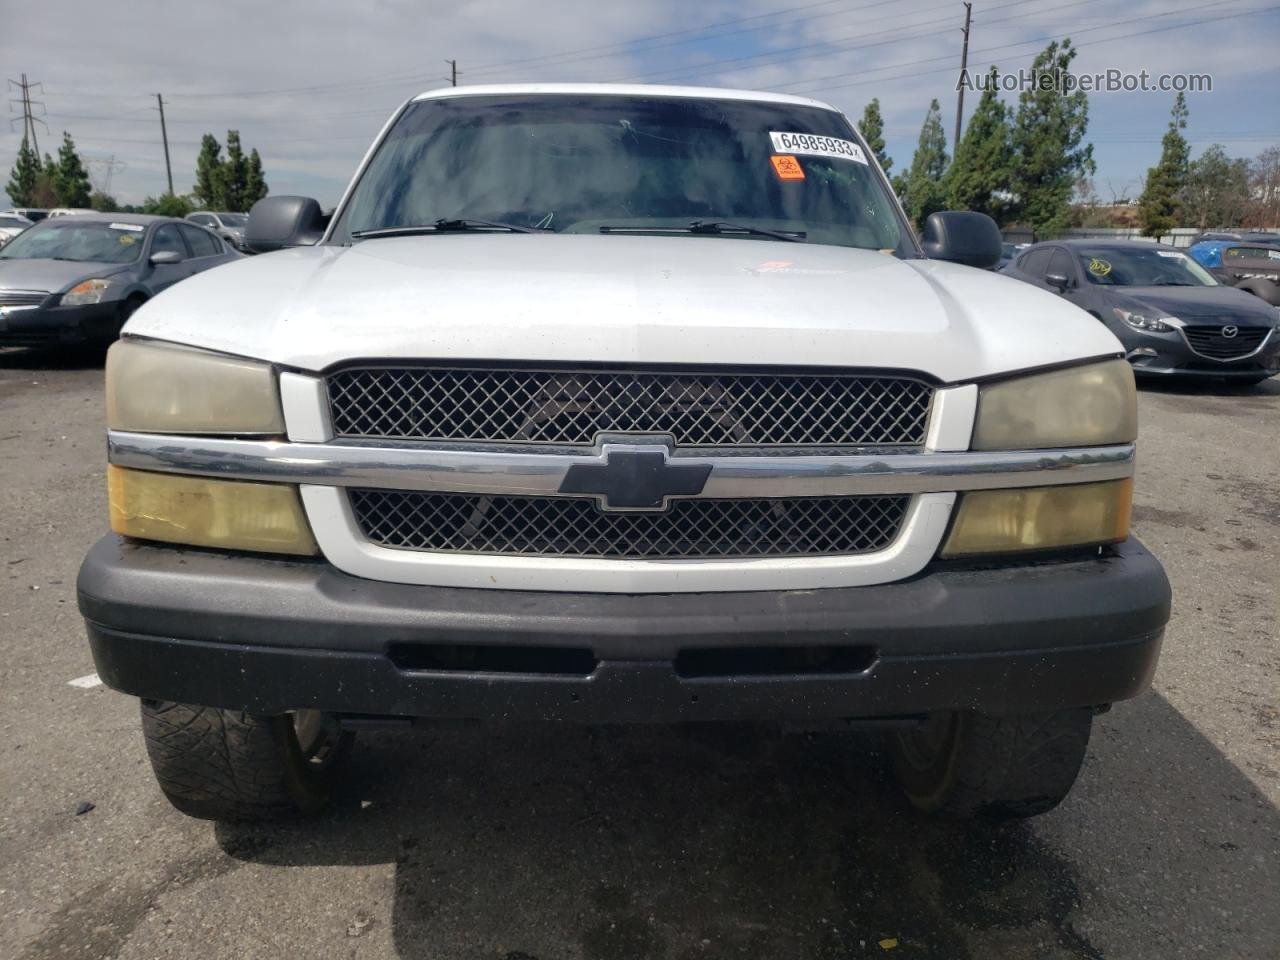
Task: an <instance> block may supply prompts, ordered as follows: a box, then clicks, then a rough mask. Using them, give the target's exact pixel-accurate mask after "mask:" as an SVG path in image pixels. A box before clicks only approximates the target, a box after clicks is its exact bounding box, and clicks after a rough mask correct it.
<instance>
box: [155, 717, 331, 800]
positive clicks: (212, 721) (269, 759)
mask: <svg viewBox="0 0 1280 960" xmlns="http://www.w3.org/2000/svg"><path fill="white" fill-rule="evenodd" d="M142 732H143V735H144V736H145V737H146V742H147V754H148V755H149V756H150V758H151V767H152V770H153V771H154V772H155V775H156V780H157V781H158V782H159V784H160V789H161V790H162V791H163V792H164V795H165V796H166V797H167V798H168V800H169V802H170V803H172V804H173V805H174V806H175V807H176V808H177V809H179V810H181V811H182V812H183V813H185V814H187V815H188V816H192V817H199V818H200V819H202V820H236V821H253V820H284V819H290V818H294V817H299V816H308V815H311V814H316V813H319V812H320V811H322V810H323V809H324V808H325V807H327V806H328V805H329V803H330V801H331V799H332V797H333V790H334V786H335V784H336V783H337V781H338V778H339V775H340V773H341V768H342V765H343V761H344V760H345V759H346V756H347V754H348V753H349V752H350V749H351V742H352V739H353V735H352V734H350V733H345V732H343V731H341V730H340V729H339V727H338V724H337V721H336V720H335V719H334V718H332V717H330V716H328V715H326V714H321V713H319V712H318V711H314V710H305V711H298V712H296V713H291V714H284V715H281V716H258V715H256V714H251V713H242V712H239V711H235V710H221V709H218V708H217V707H200V706H194V705H191V704H183V703H172V702H169V701H164V700H143V701H142Z"/></svg>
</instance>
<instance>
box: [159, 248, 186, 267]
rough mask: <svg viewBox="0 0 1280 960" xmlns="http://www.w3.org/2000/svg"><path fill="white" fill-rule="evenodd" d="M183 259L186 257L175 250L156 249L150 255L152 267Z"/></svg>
mask: <svg viewBox="0 0 1280 960" xmlns="http://www.w3.org/2000/svg"><path fill="white" fill-rule="evenodd" d="M185 259H186V257H184V256H183V255H182V254H180V253H179V252H178V251H177V250H157V251H156V252H155V253H153V254H152V255H151V265H152V266H153V267H163V266H164V265H165V264H169V263H181V262H182V261H183V260H185Z"/></svg>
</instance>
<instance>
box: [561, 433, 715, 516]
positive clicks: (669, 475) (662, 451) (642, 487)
mask: <svg viewBox="0 0 1280 960" xmlns="http://www.w3.org/2000/svg"><path fill="white" fill-rule="evenodd" d="M603 452H604V463H578V464H574V465H573V466H571V467H570V468H569V469H568V470H567V471H565V475H564V481H563V482H562V483H561V484H560V492H561V493H581V494H587V495H589V496H593V497H595V498H596V500H597V502H598V503H599V504H600V506H601V507H602V508H603V509H605V510H646V509H647V510H665V509H666V507H667V501H668V499H669V498H671V497H696V496H697V495H698V494H700V493H701V492H702V488H703V487H704V486H706V483H707V477H708V476H709V475H710V473H711V465H710V464H682V463H679V462H678V461H673V460H672V459H671V458H670V457H669V456H668V452H667V449H666V448H665V447H662V446H658V445H656V444H653V445H650V446H645V447H638V446H630V447H618V446H611V445H606V446H605V447H604V451H603Z"/></svg>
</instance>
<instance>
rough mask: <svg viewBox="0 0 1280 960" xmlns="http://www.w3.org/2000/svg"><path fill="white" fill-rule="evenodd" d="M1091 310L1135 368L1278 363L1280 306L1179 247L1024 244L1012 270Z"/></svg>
mask: <svg viewBox="0 0 1280 960" xmlns="http://www.w3.org/2000/svg"><path fill="white" fill-rule="evenodd" d="M1004 273H1005V275H1006V276H1010V277H1016V278H1017V279H1019V280H1024V281H1026V282H1027V283H1032V284H1035V285H1036V286H1038V287H1043V288H1045V289H1047V290H1052V291H1054V292H1055V293H1058V294H1059V295H1061V296H1063V297H1065V298H1066V299H1068V300H1070V301H1071V302H1072V303H1074V304H1076V305H1077V306H1079V307H1081V308H1082V309H1084V310H1087V311H1088V312H1089V313H1091V314H1093V315H1094V316H1095V317H1097V318H1098V319H1099V320H1100V321H1102V322H1103V323H1104V324H1106V325H1107V327H1108V328H1109V329H1110V330H1111V331H1112V332H1113V333H1114V334H1115V335H1116V336H1117V337H1119V338H1120V342H1121V343H1122V344H1124V348H1125V352H1126V354H1127V355H1128V357H1129V362H1130V363H1132V364H1133V369H1134V372H1135V373H1137V374H1148V375H1158V376H1179V377H1225V378H1228V379H1232V380H1237V381H1244V382H1254V383H1256V382H1259V381H1262V380H1265V379H1266V378H1267V377H1270V376H1272V375H1274V374H1275V373H1277V372H1280V332H1278V331H1277V327H1280V313H1277V310H1276V308H1275V307H1273V306H1270V305H1269V304H1267V303H1264V302H1263V301H1262V300H1260V299H1259V298H1257V297H1255V296H1253V295H1252V294H1249V293H1246V292H1245V291H1243V290H1236V289H1234V288H1232V287H1228V286H1224V285H1223V284H1221V283H1219V282H1218V281H1217V280H1216V279H1214V277H1213V275H1212V274H1210V273H1209V271H1208V270H1206V269H1205V268H1204V267H1202V266H1200V264H1198V263H1196V262H1195V261H1194V260H1193V259H1191V258H1190V257H1188V256H1187V255H1186V254H1185V253H1183V252H1182V251H1180V250H1175V249H1174V248H1173V247H1165V246H1161V245H1159V244H1154V243H1143V242H1141V241H1135V240H1113V241H1104V240H1065V241H1053V242H1049V243H1038V244H1035V245H1034V246H1032V247H1029V248H1027V249H1026V250H1024V251H1023V252H1022V253H1021V254H1019V255H1018V258H1017V259H1016V260H1015V261H1014V262H1013V263H1012V264H1011V265H1010V266H1008V267H1007V268H1006V269H1005V270H1004Z"/></svg>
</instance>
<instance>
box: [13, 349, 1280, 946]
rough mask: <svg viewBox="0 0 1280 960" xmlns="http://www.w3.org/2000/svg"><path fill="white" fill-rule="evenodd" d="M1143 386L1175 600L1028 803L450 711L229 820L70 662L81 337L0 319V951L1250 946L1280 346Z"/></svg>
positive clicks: (84, 402)
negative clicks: (293, 812)
mask: <svg viewBox="0 0 1280 960" xmlns="http://www.w3.org/2000/svg"><path fill="white" fill-rule="evenodd" d="M1139 405H1140V410H1141V418H1142V427H1141V430H1142V436H1141V440H1140V454H1139V468H1138V481H1137V488H1136V507H1135V512H1134V529H1135V532H1136V533H1137V535H1138V536H1139V537H1141V538H1142V539H1143V540H1144V541H1145V543H1146V544H1147V546H1148V547H1149V548H1150V549H1151V550H1152V551H1153V552H1154V553H1155V554H1156V555H1157V556H1159V557H1160V558H1161V560H1162V561H1163V562H1164V564H1165V566H1166V569H1167V570H1168V573H1169V577H1170V579H1171V581H1172V582H1173V586H1174V615H1173V621H1172V623H1171V624H1170V626H1169V630H1168V633H1167V636H1166V639H1165V647H1164V652H1163V656H1162V659H1161V662H1160V667H1159V671H1158V673H1157V675H1156V679H1155V684H1154V687H1153V689H1152V690H1151V691H1150V692H1149V693H1147V694H1146V695H1144V696H1142V697H1141V698H1139V699H1137V700H1134V701H1130V702H1127V703H1122V704H1118V705H1117V706H1116V707H1115V709H1113V710H1112V711H1111V712H1110V713H1108V714H1106V715H1104V716H1102V717H1100V718H1099V719H1098V721H1097V722H1096V723H1095V725H1094V736H1093V740H1092V743H1091V745H1090V749H1089V757H1088V759H1087V761H1086V764H1085V768H1084V770H1083V773H1082V775H1081V778H1080V780H1079V782H1078V783H1077V785H1076V789H1075V791H1074V792H1073V793H1072V795H1071V796H1070V797H1069V798H1068V800H1067V801H1066V802H1065V803H1064V804H1063V805H1062V806H1061V807H1060V808H1059V809H1058V810H1056V811H1054V812H1052V813H1050V814H1048V815H1046V816H1044V817H1041V818H1038V819H1036V820H1034V821H1030V822H1027V823H1022V824H1016V825H1013V826H1011V827H989V826H957V825H951V824H942V823H935V822H931V821H929V820H926V819H923V818H921V817H919V816H917V815H915V814H914V813H913V812H911V811H910V810H909V809H908V808H907V806H906V805H905V804H904V802H903V801H901V800H900V799H899V798H898V796H897V794H896V793H895V791H894V788H893V785H892V783H891V782H890V779H889V776H888V773H887V768H886V761H885V756H884V753H883V751H882V750H881V748H880V745H879V741H878V740H877V739H876V738H875V737H874V736H871V735H836V734H783V733H779V732H777V731H772V730H767V729H756V728H751V727H743V726H730V727H698V726H685V727H678V728H670V727H654V728H616V727H609V728H579V727H571V726H554V725H546V726H541V725H518V726H516V725H496V726H494V725H481V724H448V725H439V726H433V727H429V728H427V729H424V730H416V731H405V732H399V731H396V732H380V733H375V734H371V735H362V737H361V739H359V740H358V742H357V746H356V750H355V753H354V756H353V762H352V766H351V771H350V778H349V782H348V784H347V786H346V788H345V789H344V791H343V793H342V796H341V798H340V802H339V804H338V805H337V808H336V809H335V810H334V811H333V812H332V813H331V814H327V815H325V816H324V817H322V818H320V819H318V820H313V821H309V822H305V823H301V824H295V825H288V826H282V827H271V828H263V827H252V828H246V827H228V826H221V825H219V826H215V825H213V824H210V823H206V822H202V821H196V820H190V819H187V818H185V817H183V816H182V815H180V814H179V813H177V812H176V811H174V810H173V809H171V808H170V807H169V805H168V804H167V802H166V801H165V800H164V798H163V797H162V796H161V794H160V792H159V790H158V789H157V788H156V786H155V784H154V782H153V780H152V778H151V773H150V769H149V766H148V763H147V760H146V756H145V751H144V749H143V743H142V736H141V733H140V731H139V724H138V711H137V704H136V702H135V701H133V700H132V699H130V698H128V697H125V696H123V695H120V694H116V693H113V692H112V691H110V690H107V689H106V688H104V687H103V686H101V685H100V684H99V685H94V683H93V679H94V678H93V677H92V674H93V663H92V661H91V659H90V656H89V651H88V647H87V645H86V643H85V638H84V631H83V627H82V624H81V621H80V617H79V614H78V612H77V610H76V604H75V577H76V569H77V566H78V564H79V562H80V559H81V557H82V556H83V554H84V552H85V550H86V549H87V548H88V546H89V545H90V544H91V543H92V542H93V541H94V540H95V539H96V538H97V537H99V536H100V535H101V534H102V533H103V532H104V530H105V528H106V494H105V482H104V443H103V434H102V431H103V422H102V421H103V405H102V369H101V357H100V356H98V357H93V356H89V357H62V356H59V355H57V354H54V353H49V352H28V351H23V350H7V351H6V350H0V732H2V734H3V738H2V739H0V917H2V918H3V925H2V926H0V957H5V958H7V957H13V958H21V960H35V958H51V960H81V958H86V960H87V958H99V957H112V958H115V957H121V958H152V957H184V958H185V957H201V958H236V960H241V958H252V957H272V958H276V957H278V958H309V957H317V958H329V957H339V958H348V957H349V958H383V957H404V958H409V957H424V958H449V960H453V958H497V960H504V958H505V960H573V958H604V960H644V958H669V960H694V958H722V957H725V958H751V960H766V958H787V960H805V958H832V960H834V958H846V957H904V958H907V957H911V958H916V957H935V958H945V960H954V958H975V960H976V958H984V960H985V958H993V957H1013V958H1022V957H1035V958H1098V957H1108V958H1125V960H1127V958H1147V957H1150V958H1160V960H1168V958H1183V957H1206V958H1210V957H1211V958H1214V960H1222V958H1237V957H1238V958H1274V957H1277V956H1280V809H1278V806H1277V805H1278V803H1280V627H1278V625H1277V621H1278V618H1280V379H1273V380H1271V381H1268V382H1267V383H1265V384H1263V385H1261V386H1258V387H1252V388H1245V389H1234V388H1227V387H1223V386H1221V385H1219V386H1213V385H1209V386H1198V387H1186V388H1181V387H1180V388H1174V387H1169V386H1161V387H1159V388H1144V389H1143V390H1142V392H1141V395H1140V398H1139ZM84 678H88V679H84ZM75 681H81V682H80V683H79V684H77V683H76V682H75ZM89 805H92V807H91V808H89ZM78 811H80V812H78Z"/></svg>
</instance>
